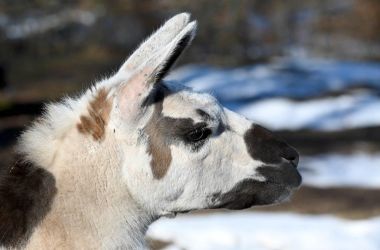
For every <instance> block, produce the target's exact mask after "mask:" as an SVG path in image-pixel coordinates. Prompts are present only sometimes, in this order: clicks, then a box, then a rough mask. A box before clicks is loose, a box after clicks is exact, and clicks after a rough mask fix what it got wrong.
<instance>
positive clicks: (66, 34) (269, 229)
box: [0, 0, 380, 250]
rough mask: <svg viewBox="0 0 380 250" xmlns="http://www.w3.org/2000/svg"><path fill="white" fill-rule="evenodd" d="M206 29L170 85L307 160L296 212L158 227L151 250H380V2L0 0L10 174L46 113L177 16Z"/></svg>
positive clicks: (2, 158) (0, 71) (190, 218)
mask: <svg viewBox="0 0 380 250" xmlns="http://www.w3.org/2000/svg"><path fill="white" fill-rule="evenodd" d="M183 11H186V12H191V13H192V17H193V19H197V20H198V22H199V28H198V35H197V37H196V39H195V40H194V42H193V45H192V46H191V47H190V48H189V49H188V50H187V51H186V52H185V55H184V56H183V57H182V58H181V59H180V62H179V64H178V65H177V67H176V70H175V71H174V72H173V73H172V74H171V75H170V76H169V77H168V78H171V79H175V80H179V81H181V82H183V83H184V84H186V85H188V86H192V87H194V88H195V89H197V90H202V91H207V92H209V93H212V94H213V95H215V96H216V97H217V98H218V99H219V100H220V101H221V103H222V104H223V105H225V106H227V107H228V108H230V109H232V110H235V111H237V112H239V113H241V114H243V115H245V116H247V117H249V118H250V119H253V120H254V121H257V123H260V124H262V125H264V126H266V127H268V128H270V129H272V130H274V131H275V133H276V134H278V135H279V136H281V137H283V138H285V139H286V140H287V141H288V142H289V143H290V144H291V145H293V146H295V147H296V148H297V149H298V150H299V151H300V153H301V161H300V170H301V173H302V175H303V178H304V185H303V187H302V188H301V189H300V190H299V191H298V192H297V193H296V194H295V195H294V197H293V198H292V199H291V201H289V202H287V203H285V204H282V205H279V206H270V207H258V208H253V209H249V210H245V211H240V212H232V213H231V212H229V211H226V210H213V211H202V212H197V213H190V214H188V215H181V216H178V217H177V219H175V220H169V219H161V220H159V221H158V222H156V223H155V224H154V225H152V227H151V228H150V230H149V232H148V237H149V239H150V241H151V244H152V248H153V249H265V250H267V249H279V250H280V249H292V250H293V249H301V250H302V249H318V250H323V249H334V250H336V249H344V250H347V249H355V250H357V249H361V250H366V249H380V217H379V216H380V1H378V0H303V1H296V0H288V1H281V0H266V1H260V0H230V1H226V0H198V1H190V0H155V1H153V0H136V1H132V0H124V1H122V0H115V1H104V0H93V1H92V0H69V1H58V0H28V1H27V0H17V1H14V0H2V1H0V162H2V163H7V162H9V161H10V159H11V152H12V147H13V146H14V143H15V140H16V138H17V136H18V135H19V134H20V132H21V131H22V129H23V128H25V126H27V125H28V124H29V123H30V121H31V120H32V119H34V118H35V117H36V116H38V115H39V114H40V113H41V108H42V103H43V102H51V101H56V100H59V99H60V98H62V97H64V96H66V95H70V94H71V95H73V94H78V93H80V92H81V91H82V90H84V89H85V88H86V87H88V86H89V85H91V84H92V83H94V82H95V81H96V80H97V79H100V78H102V77H104V76H107V75H110V74H112V72H114V71H115V70H117V68H118V66H119V65H121V63H122V61H123V60H124V59H125V58H126V57H127V56H128V55H129V54H130V53H131V52H132V50H133V49H134V48H136V46H137V45H138V44H139V43H140V42H141V41H142V40H143V39H144V38H146V36H147V35H149V34H150V33H151V32H152V31H153V30H154V29H156V28H157V27H159V26H160V24H162V23H163V21H164V20H167V19H168V18H169V17H171V16H172V15H174V14H176V13H179V12H183Z"/></svg>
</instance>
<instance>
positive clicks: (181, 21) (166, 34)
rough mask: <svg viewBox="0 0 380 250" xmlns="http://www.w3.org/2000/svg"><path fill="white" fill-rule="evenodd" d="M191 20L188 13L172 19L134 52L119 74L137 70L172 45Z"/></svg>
mask: <svg viewBox="0 0 380 250" xmlns="http://www.w3.org/2000/svg"><path fill="white" fill-rule="evenodd" d="M189 20H190V15H189V14H188V13H181V14H178V15H176V16H174V17H172V18H170V19H169V20H168V21H167V22H165V24H164V25H162V26H161V28H159V29H158V30H157V31H156V32H154V33H153V34H152V35H151V36H150V37H149V38H148V39H147V40H146V41H145V42H143V43H142V44H141V45H140V46H139V47H138V48H137V49H136V50H135V51H134V52H133V54H132V55H131V56H130V57H129V58H128V59H127V60H126V61H125V62H124V64H123V65H122V66H121V67H120V69H119V72H122V71H129V72H130V71H134V70H136V69H137V68H138V67H140V66H141V65H142V64H143V63H144V62H145V60H146V59H147V58H149V57H150V56H152V55H154V54H156V53H157V52H158V51H160V50H161V49H162V48H164V47H165V46H166V45H167V44H168V43H170V42H171V41H172V40H173V39H174V38H175V36H176V35H178V33H179V32H181V30H183V29H184V28H185V27H186V25H187V24H188V23H189Z"/></svg>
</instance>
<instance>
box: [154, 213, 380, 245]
mask: <svg viewBox="0 0 380 250" xmlns="http://www.w3.org/2000/svg"><path fill="white" fill-rule="evenodd" d="M148 236H149V237H152V238H154V239H161V240H165V241H172V242H174V244H173V245H171V246H169V247H168V248H166V249H171V250H174V249H187V250H192V249H194V250H195V249H196V250H245V249H247V250H248V249H250V250H251V249H255V250H269V249H270V250H272V249H281V250H288V249H289V250H294V249H297V250H332V249H334V250H351V249H352V250H357V249H360V250H377V249H380V218H371V219H366V220H358V221H350V220H344V219H339V218H335V217H333V216H328V215H318V216H316V215H298V214H292V213H263V212H233V213H217V214H215V213H214V214H207V215H187V216H179V217H178V218H176V219H174V220H172V219H160V220H159V221H157V222H155V223H154V224H153V225H152V226H151V227H150V229H149V231H148Z"/></svg>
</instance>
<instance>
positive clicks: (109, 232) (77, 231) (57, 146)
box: [18, 92, 158, 249]
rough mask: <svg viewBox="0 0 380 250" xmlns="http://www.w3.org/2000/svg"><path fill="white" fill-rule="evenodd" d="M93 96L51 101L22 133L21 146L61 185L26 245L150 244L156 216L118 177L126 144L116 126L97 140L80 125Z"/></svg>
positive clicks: (98, 246)
mask: <svg viewBox="0 0 380 250" xmlns="http://www.w3.org/2000/svg"><path fill="white" fill-rule="evenodd" d="M91 96H92V94H91V92H90V93H87V95H85V96H84V97H82V98H81V99H80V100H77V101H74V100H72V99H68V100H66V101H65V102H64V103H61V104H54V105H52V106H48V107H47V112H46V114H45V115H44V116H43V118H41V119H39V120H38V121H37V122H36V123H35V124H34V125H33V126H32V127H31V128H30V129H29V130H27V131H26V132H25V133H24V134H23V135H22V136H21V140H20V145H19V148H18V149H19V151H20V152H21V153H22V154H24V155H25V157H26V158H27V160H28V161H30V162H32V163H33V164H36V165H39V166H41V167H42V168H43V169H45V170H46V171H48V172H49V173H51V174H52V176H54V178H55V185H56V188H57V193H56V196H55V198H54V202H53V204H52V207H51V210H50V212H49V213H48V214H47V215H46V217H45V218H44V219H43V220H42V222H41V224H40V225H39V226H38V227H36V228H35V229H34V230H33V231H34V233H33V234H32V235H31V237H30V239H29V241H28V244H27V245H26V249H57V248H59V249H114V248H118V249H120V248H121V249H145V248H146V245H145V240H144V236H145V232H146V230H147V228H148V226H149V225H150V224H151V223H152V222H153V221H154V220H156V219H158V216H156V215H154V214H153V213H151V212H150V211H147V210H146V209H143V208H142V207H141V206H139V204H138V203H137V202H136V201H135V200H134V199H133V197H132V196H131V194H130V193H129V192H128V187H127V185H126V184H125V182H123V181H122V178H120V173H121V171H122V170H121V168H122V160H123V159H122V153H121V152H122V147H123V144H122V143H120V141H118V140H117V138H116V136H115V134H114V130H113V129H107V131H106V135H105V136H104V139H103V140H101V141H94V140H93V138H91V137H90V136H87V137H86V136H83V135H82V134H80V133H79V131H78V129H77V128H76V122H77V121H78V119H79V117H80V114H83V112H85V110H83V108H84V107H85V106H83V104H82V103H86V102H87V103H88V101H89V99H91V98H89V97H91ZM83 99H87V100H83ZM82 107H83V108H82ZM52 112H54V113H56V114H57V113H58V114H61V115H60V116H59V117H57V116H53V115H52V114H51V113H52ZM53 117H54V119H53ZM124 146H126V145H124Z"/></svg>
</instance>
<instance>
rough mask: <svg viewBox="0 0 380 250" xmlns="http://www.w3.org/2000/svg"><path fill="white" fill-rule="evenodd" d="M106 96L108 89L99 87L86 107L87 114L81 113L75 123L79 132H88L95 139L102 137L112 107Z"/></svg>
mask: <svg viewBox="0 0 380 250" xmlns="http://www.w3.org/2000/svg"><path fill="white" fill-rule="evenodd" d="M107 96H108V91H107V90H105V89H104V88H101V89H100V90H99V91H98V93H97V95H96V96H95V98H94V100H92V101H91V102H90V104H89V106H88V108H87V109H88V115H86V116H85V115H82V116H81V117H80V123H78V125H77V128H78V130H79V132H80V133H82V134H90V135H92V137H93V138H94V140H97V141H98V140H101V139H103V137H104V134H105V128H106V126H107V123H108V120H109V116H110V112H111V108H112V101H111V100H110V99H108V98H107Z"/></svg>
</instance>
